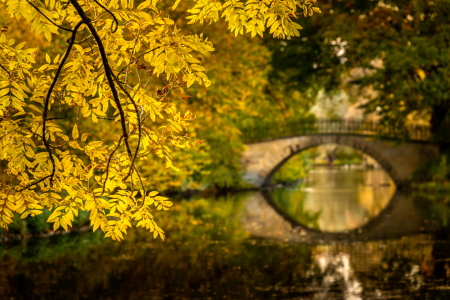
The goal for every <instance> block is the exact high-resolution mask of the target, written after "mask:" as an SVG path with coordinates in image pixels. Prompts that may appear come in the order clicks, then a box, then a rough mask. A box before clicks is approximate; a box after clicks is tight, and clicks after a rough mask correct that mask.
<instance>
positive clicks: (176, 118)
mask: <svg viewBox="0 0 450 300" xmlns="http://www.w3.org/2000/svg"><path fill="white" fill-rule="evenodd" d="M178 3H179V1H177V2H176V3H175V4H174V6H173V7H172V9H175V8H176V6H177V4H178ZM6 4H7V13H8V14H9V15H10V16H11V17H15V18H17V19H20V18H23V19H25V20H26V21H27V22H28V23H30V25H31V30H32V31H35V34H42V35H44V36H45V37H46V39H47V40H48V41H51V40H52V36H53V35H58V34H59V32H66V33H67V36H68V39H67V46H66V49H65V52H64V53H60V54H58V55H56V56H55V57H50V55H49V54H48V53H47V54H46V55H45V64H42V65H37V66H36V67H35V66H34V65H35V53H36V51H37V49H35V48H25V42H20V43H16V41H15V40H14V39H8V38H7V37H6V32H7V30H8V28H3V29H4V30H3V31H4V32H3V33H2V34H1V36H0V66H1V69H0V116H1V123H0V143H1V150H0V159H2V160H6V161H7V162H8V164H7V168H8V169H7V170H6V171H7V173H8V175H10V176H11V177H12V179H11V181H10V182H2V183H1V187H0V188H1V189H0V208H1V210H0V225H1V227H3V228H5V229H7V227H8V224H10V223H11V222H12V217H13V212H17V213H19V214H21V216H22V218H25V217H28V216H35V215H38V214H40V213H42V209H44V208H48V209H49V210H51V211H52V212H53V213H52V214H51V215H50V217H49V219H48V222H51V223H53V224H54V229H57V228H58V227H60V226H62V227H63V228H64V229H66V230H67V228H68V227H69V226H71V224H72V222H73V220H74V217H75V216H77V214H78V211H79V210H80V209H81V210H86V211H90V220H91V225H93V229H94V231H95V230H96V229H98V228H100V229H101V230H102V231H104V232H105V236H106V237H112V238H113V239H115V240H121V239H123V233H126V230H127V228H129V227H130V226H131V223H130V221H132V220H136V221H138V223H137V225H136V226H142V227H145V228H147V229H148V230H150V231H151V232H153V236H154V237H155V238H156V237H157V236H158V235H159V236H160V237H161V238H164V232H163V231H162V230H161V229H160V228H159V227H158V225H157V224H156V222H155V221H154V217H153V215H152V212H153V211H152V207H153V206H154V207H156V208H157V209H158V210H167V209H169V207H170V206H171V205H172V203H171V202H169V201H167V198H165V197H160V196H157V194H158V192H156V191H149V190H147V189H146V184H145V179H146V178H144V177H143V176H141V172H140V170H139V168H138V165H137V162H138V161H140V160H146V159H148V158H149V157H150V156H152V157H153V156H156V157H159V158H161V159H162V160H163V161H164V163H165V167H166V168H172V169H174V170H177V167H175V166H174V165H173V163H172V156H171V155H170V152H169V151H170V148H169V147H171V148H181V149H185V148H191V147H194V146H195V143H196V142H193V141H192V140H191V139H190V138H189V134H188V129H187V128H188V126H189V124H190V123H191V121H192V120H193V119H194V115H193V114H192V113H191V112H190V111H183V112H180V111H179V109H178V107H177V105H176V103H177V101H179V100H185V99H186V98H187V95H186V93H185V89H186V88H188V87H190V86H191V85H193V84H194V83H195V82H197V83H199V84H204V85H205V86H209V85H210V84H211V82H210V80H209V79H208V77H207V76H206V70H205V68H204V67H203V66H202V62H201V60H200V59H198V58H199V57H201V56H207V55H209V53H210V52H211V51H213V47H212V43H211V42H210V41H208V39H207V38H205V37H204V36H203V35H202V34H200V35H196V34H186V35H185V34H183V33H182V31H181V30H180V29H179V28H177V26H175V24H174V21H173V20H172V19H170V18H168V17H167V14H164V13H163V12H162V11H161V10H160V9H159V8H158V4H160V3H158V1H156V0H153V1H151V0H147V1H145V2H142V3H140V4H139V5H138V6H137V7H135V5H134V3H133V1H128V2H127V1H120V3H119V1H115V0H112V1H104V2H99V1H96V0H94V1H77V0H70V1H68V2H61V1H46V2H40V1H35V2H31V1H26V2H20V1H17V0H8V1H7V2H6ZM297 6H298V7H300V9H302V11H303V13H304V15H305V16H306V15H312V14H313V12H314V11H316V12H317V11H319V9H318V8H317V7H316V6H315V3H314V2H312V1H296V2H292V1H291V2H289V1H267V2H264V1H263V2H252V1H248V2H247V3H246V4H245V5H244V4H243V3H242V2H235V1H226V2H224V3H221V2H219V1H208V0H206V1H204V0H202V1H195V6H194V7H193V8H192V9H190V10H189V12H190V13H191V16H189V17H188V19H190V22H189V23H191V24H192V23H196V22H198V23H200V24H203V23H204V22H209V23H210V22H212V21H217V20H218V19H219V15H220V14H222V16H224V17H225V19H226V21H227V22H228V25H229V29H230V30H231V31H232V32H234V33H235V34H236V35H237V34H239V33H244V31H246V32H249V33H251V35H252V36H255V35H257V34H258V35H260V36H262V34H263V31H264V29H265V28H266V27H268V28H270V32H271V33H273V35H274V36H276V37H280V38H284V37H286V36H298V35H299V32H298V30H299V29H300V26H299V25H298V24H296V23H294V22H293V21H292V18H293V17H295V15H296V14H297ZM199 55H201V56H199ZM133 67H135V70H137V71H136V72H135V73H134V76H131V75H130V71H131V72H133V70H132V68H133ZM142 70H146V72H145V73H144V74H143V73H142ZM162 83H163V84H164V85H163V87H162V88H156V87H155V85H160V84H162ZM63 107H64V108H66V107H71V108H73V111H72V114H70V115H69V114H67V115H65V114H63ZM64 118H69V119H70V118H72V120H73V126H70V127H71V128H70V132H67V130H66V131H65V130H63V129H64V128H63V126H61V125H60V123H59V122H61V120H63V119H64ZM91 122H93V123H95V124H102V123H100V122H105V123H103V124H102V126H105V127H108V128H111V130H114V129H115V128H119V129H120V132H121V134H120V136H117V137H114V138H113V139H108V138H106V139H103V138H102V137H97V136H95V134H93V133H92V134H91V132H88V131H86V130H85V129H84V124H86V123H88V124H90V123H91ZM87 127H88V128H89V126H87ZM66 133H67V134H66ZM98 139H100V140H98Z"/></svg>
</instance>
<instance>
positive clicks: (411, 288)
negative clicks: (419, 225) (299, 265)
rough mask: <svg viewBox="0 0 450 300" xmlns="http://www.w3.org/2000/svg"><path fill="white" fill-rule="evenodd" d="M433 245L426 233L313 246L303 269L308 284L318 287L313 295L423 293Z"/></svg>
mask: <svg viewBox="0 0 450 300" xmlns="http://www.w3.org/2000/svg"><path fill="white" fill-rule="evenodd" d="M433 247H434V246H433V241H432V237H431V236H430V235H416V236H410V237H403V238H401V239H399V240H386V241H377V242H359V243H353V244H340V245H324V246H316V247H315V248H314V249H313V250H312V252H313V259H312V264H311V266H310V269H309V270H308V272H307V275H308V276H309V277H310V278H313V281H312V285H311V288H313V289H315V290H320V292H319V293H317V294H316V295H315V297H314V299H341V298H343V299H348V300H350V299H354V300H356V299H366V298H370V299H372V297H374V298H375V299H386V298H390V297H394V296H395V295H397V296H398V295H399V294H400V295H401V296H402V297H403V298H402V299H410V298H409V297H408V296H407V295H410V296H418V295H421V294H424V290H425V289H427V288H428V287H433V283H432V275H433V272H434V259H433ZM433 288H434V287H433ZM339 294H340V295H341V296H339ZM413 299H415V298H413ZM430 299H433V298H430Z"/></svg>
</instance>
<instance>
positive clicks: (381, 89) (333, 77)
mask: <svg viewBox="0 0 450 300" xmlns="http://www.w3.org/2000/svg"><path fill="white" fill-rule="evenodd" d="M322 5H323V6H322V7H323V11H324V15H325V16H326V17H325V18H321V19H320V20H319V19H314V18H312V19H307V20H302V21H304V22H305V23H302V25H303V27H304V31H303V32H302V33H303V34H304V35H303V38H302V39H291V40H287V41H268V42H267V43H268V44H269V45H270V46H271V49H273V50H274V51H275V53H274V56H273V58H274V59H273V64H274V65H275V66H277V68H276V69H274V71H273V77H271V80H272V78H274V79H273V80H282V81H284V82H288V83H289V84H287V85H286V87H287V88H291V89H294V90H301V91H304V92H305V93H306V94H307V95H311V96H314V95H315V94H316V93H317V91H319V90H321V89H325V90H327V91H330V92H331V91H333V90H336V89H341V88H342V89H348V88H349V86H348V85H346V83H347V82H348V81H349V80H352V81H353V83H355V84H358V86H359V87H360V88H367V89H369V90H371V91H373V92H374V93H367V97H368V102H367V103H366V105H365V106H364V108H365V109H366V112H377V113H378V114H380V115H381V116H382V117H383V119H382V120H383V121H385V122H388V123H389V124H391V126H392V125H395V126H403V125H404V124H405V123H408V122H413V121H414V122H416V121H417V120H418V119H423V120H425V121H428V120H429V121H430V124H431V127H432V130H433V131H434V132H435V133H437V134H438V135H437V137H438V138H440V139H442V138H443V135H446V134H448V130H445V129H442V130H441V129H440V128H441V126H442V124H443V123H445V121H446V119H447V115H448V111H449V109H450V96H449V86H450V73H449V65H450V47H449V43H450V17H449V16H450V1H448V0H439V1H428V0H402V1H384V2H381V1H356V0H343V1H324V3H322ZM305 58H306V60H305ZM295 62H297V63H295ZM367 89H366V91H367Z"/></svg>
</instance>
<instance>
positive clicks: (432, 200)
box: [413, 194, 450, 228]
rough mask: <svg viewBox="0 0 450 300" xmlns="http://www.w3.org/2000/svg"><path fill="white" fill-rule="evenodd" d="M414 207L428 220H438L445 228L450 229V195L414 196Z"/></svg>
mask: <svg viewBox="0 0 450 300" xmlns="http://www.w3.org/2000/svg"><path fill="white" fill-rule="evenodd" d="M413 200H414V205H415V206H416V207H417V208H418V210H419V211H420V213H421V214H422V215H423V216H424V217H425V218H427V219H435V220H438V221H439V223H440V225H441V226H442V227H444V228H449V227H450V201H449V197H448V195H445V194H444V195H442V194H441V195H439V194H433V195H429V194H413Z"/></svg>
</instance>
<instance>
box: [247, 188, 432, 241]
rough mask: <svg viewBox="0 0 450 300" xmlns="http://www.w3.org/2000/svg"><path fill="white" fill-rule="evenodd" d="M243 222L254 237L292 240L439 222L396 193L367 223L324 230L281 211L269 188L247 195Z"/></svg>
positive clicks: (357, 237)
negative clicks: (423, 213) (328, 230)
mask: <svg viewBox="0 0 450 300" xmlns="http://www.w3.org/2000/svg"><path fill="white" fill-rule="evenodd" d="M241 221H242V222H241V223H242V225H243V227H244V229H245V230H246V231H248V232H249V233H250V234H251V235H252V236H255V237H261V238H272V239H278V240H284V241H291V242H308V243H314V244H315V243H323V242H333V241H336V242H339V241H348V242H352V241H367V240H379V239H390V238H398V237H402V236H405V235H413V234H423V233H430V232H435V231H436V230H437V229H438V228H439V225H438V224H437V223H436V222H429V221H427V220H425V219H424V218H423V216H422V215H421V214H420V212H419V211H418V210H417V208H416V207H415V205H414V203H413V199H412V197H410V196H408V195H406V194H403V193H400V192H397V193H396V194H395V195H394V197H393V198H392V199H391V201H390V202H389V204H388V206H387V207H386V208H385V209H384V210H383V211H382V212H381V213H380V214H379V215H378V216H377V217H376V218H374V219H372V220H371V221H369V222H368V223H366V224H365V225H363V226H361V227H359V228H356V229H353V230H349V231H346V232H339V233H334V232H323V231H320V230H317V229H312V228H309V227H307V226H305V225H303V224H300V223H298V222H297V221H296V220H294V219H293V218H292V217H290V216H289V215H287V214H286V213H285V212H284V211H282V210H281V209H280V208H279V207H278V206H277V205H276V203H275V201H274V199H273V198H272V194H271V192H270V190H263V191H261V192H258V193H254V194H252V195H250V196H249V197H248V199H247V200H246V202H245V213H244V215H243V217H242V220H241Z"/></svg>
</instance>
